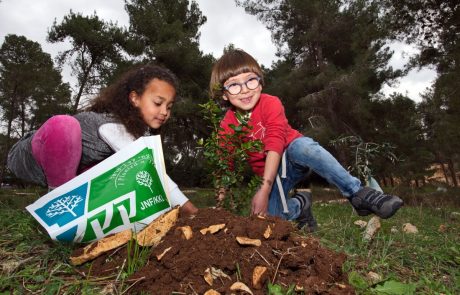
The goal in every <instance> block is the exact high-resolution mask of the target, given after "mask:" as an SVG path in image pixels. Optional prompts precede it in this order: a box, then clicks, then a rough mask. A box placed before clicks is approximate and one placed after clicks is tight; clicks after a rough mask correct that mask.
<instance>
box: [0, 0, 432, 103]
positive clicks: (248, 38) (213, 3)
mask: <svg viewBox="0 0 460 295" xmlns="http://www.w3.org/2000/svg"><path fill="white" fill-rule="evenodd" d="M196 2H197V3H198V5H199V7H200V9H201V11H202V13H203V15H205V16H206V17H207V22H206V24H204V25H203V26H202V27H201V29H200V32H201V39H200V46H201V50H202V51H203V52H204V53H211V54H212V55H213V56H215V57H219V56H220V55H221V54H222V51H223V49H224V47H225V46H227V45H228V44H229V43H233V44H234V45H235V46H236V47H238V48H241V49H244V50H245V51H247V52H248V53H249V54H251V55H253V56H254V58H256V59H257V61H258V62H259V63H261V64H263V65H265V66H267V67H269V66H271V64H272V62H273V61H275V60H276V59H277V57H276V56H275V52H276V48H275V46H274V45H273V43H272V41H271V35H270V32H269V31H268V30H267V29H266V28H265V27H264V25H263V24H262V23H261V22H259V21H258V20H257V18H256V17H255V16H252V15H249V14H247V13H246V12H245V11H244V9H243V8H241V7H236V5H235V2H234V0H197V1H196ZM71 9H72V10H73V11H74V12H75V13H78V12H80V13H82V14H83V15H92V14H93V13H94V12H96V14H97V15H98V16H99V17H100V18H101V19H104V20H105V21H113V22H117V23H118V25H119V26H123V27H128V26H129V19H128V15H127V13H126V11H125V9H124V1H123V0H111V1H107V0H38V1H37V0H2V1H1V2H0V42H3V40H4V38H5V36H6V35H7V34H17V35H23V36H25V37H27V38H28V39H30V40H33V41H36V42H38V43H40V44H41V45H42V48H43V50H44V51H45V52H48V53H50V54H51V55H52V56H53V57H55V56H56V55H57V54H58V52H60V51H63V50H65V49H67V48H69V44H68V43H60V44H50V43H47V42H46V35H47V32H48V30H49V28H50V27H51V26H52V24H53V21H54V19H55V18H56V19H57V21H58V22H60V21H61V20H62V18H63V17H64V15H66V14H68V13H69V11H70V10H71ZM392 46H393V47H392V48H393V49H394V50H395V52H396V53H395V55H394V56H393V58H392V60H391V64H392V65H393V66H394V67H395V68H400V67H401V66H402V65H403V64H404V63H405V62H407V56H408V55H410V54H413V53H414V52H413V50H414V49H413V48H411V47H410V46H407V45H405V44H394V45H392ZM433 79H434V72H433V71H432V70H427V69H423V70H422V71H420V72H416V71H414V72H411V73H410V74H409V75H408V76H407V77H404V78H402V79H400V81H399V84H398V86H396V87H388V86H387V87H385V88H384V90H383V92H384V93H387V94H388V93H392V92H393V91H398V92H402V93H404V92H405V91H407V93H408V95H409V97H411V98H412V99H414V100H416V101H418V100H420V96H419V95H418V93H419V92H421V91H423V90H424V89H425V88H426V87H428V86H429V85H430V84H431V82H432V80H433ZM64 80H65V81H70V80H71V78H70V77H69V74H68V73H64Z"/></svg>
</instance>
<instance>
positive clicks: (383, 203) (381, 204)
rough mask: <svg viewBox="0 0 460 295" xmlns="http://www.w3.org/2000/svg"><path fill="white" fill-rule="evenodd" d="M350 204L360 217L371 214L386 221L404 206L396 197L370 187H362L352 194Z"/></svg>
mask: <svg viewBox="0 0 460 295" xmlns="http://www.w3.org/2000/svg"><path fill="white" fill-rule="evenodd" d="M350 202H351V204H352V206H353V208H355V210H356V213H358V215H360V216H366V215H369V214H371V213H374V214H375V215H377V216H379V217H381V218H383V219H386V218H390V217H391V216H393V215H394V214H395V213H396V211H398V209H399V208H401V206H402V205H403V204H404V202H403V201H402V200H401V199H400V198H398V197H397V196H392V195H387V194H384V193H382V192H379V191H377V190H375V189H373V188H370V187H363V188H361V189H360V190H359V191H358V192H357V193H355V194H353V195H352V196H351V198H350Z"/></svg>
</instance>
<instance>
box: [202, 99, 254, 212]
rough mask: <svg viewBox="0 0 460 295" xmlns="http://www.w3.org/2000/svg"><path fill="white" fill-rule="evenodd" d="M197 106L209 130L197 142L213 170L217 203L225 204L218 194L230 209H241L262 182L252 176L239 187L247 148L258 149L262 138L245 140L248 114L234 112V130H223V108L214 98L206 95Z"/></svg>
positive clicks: (218, 205)
mask: <svg viewBox="0 0 460 295" xmlns="http://www.w3.org/2000/svg"><path fill="white" fill-rule="evenodd" d="M200 107H201V108H202V111H203V114H204V118H205V119H206V120H207V121H208V122H209V124H210V127H211V130H212V131H211V135H210V136H209V137H208V138H206V139H204V140H203V139H201V140H199V142H198V143H199V144H200V145H201V146H202V147H203V149H204V152H203V154H204V156H205V158H206V160H207V163H208V165H209V167H210V169H211V170H212V173H211V175H212V182H213V186H214V188H215V191H216V201H217V207H223V206H224V201H225V199H224V198H222V197H221V196H223V195H225V196H228V199H229V202H230V207H231V209H233V210H236V211H238V212H240V210H241V209H242V208H245V207H247V203H248V200H249V197H250V196H252V194H253V193H254V192H255V190H256V189H257V187H258V186H259V185H260V182H261V181H260V177H257V176H253V177H252V179H251V180H250V181H249V184H248V185H247V187H246V189H241V187H242V185H243V183H244V175H245V171H246V170H247V169H248V164H247V159H248V152H257V151H261V150H262V142H261V141H260V140H255V141H254V140H248V134H249V133H250V132H251V130H252V126H250V125H249V124H248V121H249V118H248V117H247V116H245V115H243V114H240V113H236V116H237V119H238V121H239V122H240V125H238V126H235V125H230V126H229V127H230V128H231V129H232V130H233V132H232V133H231V134H224V133H223V129H222V128H221V127H220V121H221V119H222V116H223V111H222V109H221V108H220V107H219V106H218V105H217V103H216V102H215V101H214V100H213V99H209V100H208V102H207V103H205V104H201V105H200ZM223 192H225V193H223ZM237 194H238V196H237Z"/></svg>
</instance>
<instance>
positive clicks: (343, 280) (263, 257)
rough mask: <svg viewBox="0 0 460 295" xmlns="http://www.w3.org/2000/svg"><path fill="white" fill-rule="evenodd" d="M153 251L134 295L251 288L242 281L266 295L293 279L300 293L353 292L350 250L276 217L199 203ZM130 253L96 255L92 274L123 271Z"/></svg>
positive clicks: (134, 277)
mask: <svg viewBox="0 0 460 295" xmlns="http://www.w3.org/2000/svg"><path fill="white" fill-rule="evenodd" d="M211 226H214V227H211ZM139 251H142V249H140V250H139ZM148 251H149V252H150V254H149V257H148V261H147V263H146V264H145V265H144V266H143V267H142V268H140V269H139V270H138V271H137V272H135V273H134V274H133V275H131V276H130V277H129V278H128V281H129V283H130V284H131V283H134V282H135V283H134V285H133V286H132V287H131V288H130V289H129V290H128V292H127V293H128V294H205V293H206V292H207V291H208V293H207V294H250V293H248V292H247V291H241V289H235V288H238V286H237V285H238V284H237V285H234V284H235V283H236V282H241V283H244V284H245V285H246V286H247V287H248V288H249V289H250V292H252V293H253V294H268V288H267V285H268V284H269V283H271V284H277V285H279V286H282V287H283V289H284V290H287V288H289V287H290V286H293V285H295V290H296V291H297V292H299V294H301V293H302V294H355V291H354V289H353V288H352V287H351V286H350V285H349V284H348V283H347V281H348V279H347V275H346V274H345V273H343V272H342V265H343V263H344V262H345V260H346V255H345V254H343V253H336V252H334V251H332V250H329V249H327V248H324V247H323V246H321V244H320V242H319V240H318V239H316V238H314V237H312V236H307V237H304V236H302V235H301V234H300V233H299V232H298V231H297V230H296V229H295V227H294V226H293V224H292V223H291V222H288V221H285V220H282V219H279V218H276V217H264V218H261V217H257V216H251V217H242V216H237V215H234V214H231V213H229V212H228V211H225V210H223V209H211V208H205V209H200V210H199V212H198V214H196V215H195V216H188V217H180V218H179V219H178V220H177V222H176V224H175V225H174V227H173V228H172V229H171V230H170V231H169V232H168V233H167V234H166V236H165V237H164V238H163V240H162V241H161V243H160V244H159V245H158V246H157V247H154V248H151V249H148ZM127 253H128V251H127V246H126V245H125V246H123V247H121V248H118V249H117V250H115V251H111V252H109V253H106V254H104V255H102V256H100V257H98V258H96V259H95V260H94V261H93V263H92V265H91V270H90V272H91V273H92V274H93V275H97V276H98V277H101V276H106V275H109V274H114V273H119V272H120V269H121V268H122V267H123V265H125V264H126V263H127V256H128V254H127ZM210 289H212V290H215V291H217V292H219V293H212V291H209V290H210Z"/></svg>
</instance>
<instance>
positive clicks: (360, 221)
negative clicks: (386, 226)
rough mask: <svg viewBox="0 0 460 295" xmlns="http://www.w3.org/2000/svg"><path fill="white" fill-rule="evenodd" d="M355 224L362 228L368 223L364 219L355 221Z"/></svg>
mask: <svg viewBox="0 0 460 295" xmlns="http://www.w3.org/2000/svg"><path fill="white" fill-rule="evenodd" d="M353 224H355V225H357V226H359V227H360V228H365V227H366V225H367V221H364V220H356V221H355V222H353Z"/></svg>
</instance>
